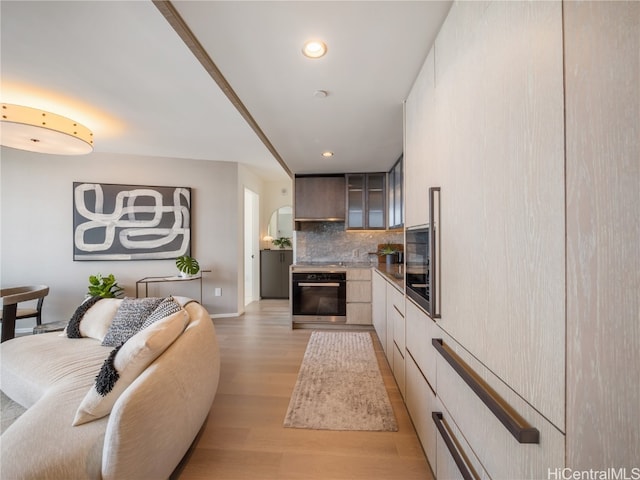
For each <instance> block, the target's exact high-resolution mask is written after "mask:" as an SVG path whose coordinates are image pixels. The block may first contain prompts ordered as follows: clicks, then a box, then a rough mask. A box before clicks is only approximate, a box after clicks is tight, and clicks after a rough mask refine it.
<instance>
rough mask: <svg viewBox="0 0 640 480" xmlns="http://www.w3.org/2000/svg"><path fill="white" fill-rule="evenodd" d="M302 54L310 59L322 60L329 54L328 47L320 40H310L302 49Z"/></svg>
mask: <svg viewBox="0 0 640 480" xmlns="http://www.w3.org/2000/svg"><path fill="white" fill-rule="evenodd" d="M302 53H304V55H305V56H307V57H309V58H320V57H322V56H323V55H324V54H325V53H327V46H326V45H325V44H324V43H323V42H321V41H320V40H309V41H308V42H305V44H304V46H303V47H302Z"/></svg>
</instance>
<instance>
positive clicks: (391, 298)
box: [387, 283, 404, 315]
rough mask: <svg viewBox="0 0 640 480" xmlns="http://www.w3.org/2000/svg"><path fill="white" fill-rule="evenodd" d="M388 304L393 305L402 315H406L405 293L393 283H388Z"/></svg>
mask: <svg viewBox="0 0 640 480" xmlns="http://www.w3.org/2000/svg"><path fill="white" fill-rule="evenodd" d="M387 303H391V305H393V306H394V307H395V309H396V310H397V311H398V312H400V314H401V315H404V293H402V292H401V291H400V290H398V289H397V288H396V287H395V286H394V285H393V284H391V283H387Z"/></svg>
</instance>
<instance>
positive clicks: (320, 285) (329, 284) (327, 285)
mask: <svg viewBox="0 0 640 480" xmlns="http://www.w3.org/2000/svg"><path fill="white" fill-rule="evenodd" d="M296 285H298V286H299V287H339V286H340V284H339V283H304V282H298V283H297V284H296Z"/></svg>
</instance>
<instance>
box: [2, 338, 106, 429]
mask: <svg viewBox="0 0 640 480" xmlns="http://www.w3.org/2000/svg"><path fill="white" fill-rule="evenodd" d="M110 351H111V349H110V348H109V347H103V346H101V345H100V341H98V340H95V339H93V338H85V339H81V340H77V339H75V338H66V337H64V336H60V334H59V332H52V333H43V334H41V335H28V336H23V337H17V338H14V339H13V340H10V341H8V342H4V343H2V347H1V348H0V389H1V390H2V391H3V392H4V393H5V394H7V396H9V397H10V398H11V399H12V400H14V401H16V402H18V403H19V404H20V405H22V406H23V407H27V408H30V407H31V406H32V405H34V404H35V403H36V402H37V401H38V400H39V399H40V398H41V397H42V396H43V395H44V394H45V393H46V392H47V391H49V390H51V389H52V388H54V387H56V386H57V385H60V384H64V385H68V384H69V382H70V381H73V383H74V384H76V385H80V388H82V389H83V393H82V395H84V393H86V391H87V389H88V388H89V387H90V386H91V384H92V383H93V382H94V381H95V378H96V374H97V373H98V371H99V370H100V365H102V363H103V362H104V359H105V358H107V356H108V355H109V352H110ZM81 399H82V396H80V398H79V399H78V402H80V400H81ZM76 407H77V403H76ZM68 421H70V419H69V420H68Z"/></svg>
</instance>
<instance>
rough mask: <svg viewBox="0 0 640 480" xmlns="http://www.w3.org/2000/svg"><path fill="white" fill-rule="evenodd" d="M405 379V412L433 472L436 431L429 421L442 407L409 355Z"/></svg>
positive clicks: (407, 355)
mask: <svg viewBox="0 0 640 480" xmlns="http://www.w3.org/2000/svg"><path fill="white" fill-rule="evenodd" d="M405 379H406V384H405V403H406V405H407V410H408V411H409V415H410V416H411V421H412V422H413V426H414V427H415V429H416V433H417V434H418V438H419V439H420V443H421V444H422V449H423V450H424V453H425V455H426V456H427V460H428V461H429V465H431V470H433V471H434V472H435V471H436V441H437V435H436V433H437V430H436V429H435V427H434V425H433V421H432V420H431V412H435V411H440V410H441V409H442V407H441V406H440V402H439V400H438V398H437V397H436V395H435V394H434V393H433V391H432V390H431V388H429V384H428V383H427V381H426V380H425V378H424V377H423V376H422V373H420V370H419V369H418V365H416V363H415V361H414V359H413V358H412V357H411V355H409V353H407V354H406V358H405Z"/></svg>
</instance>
